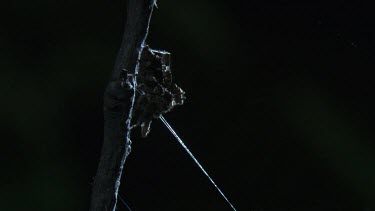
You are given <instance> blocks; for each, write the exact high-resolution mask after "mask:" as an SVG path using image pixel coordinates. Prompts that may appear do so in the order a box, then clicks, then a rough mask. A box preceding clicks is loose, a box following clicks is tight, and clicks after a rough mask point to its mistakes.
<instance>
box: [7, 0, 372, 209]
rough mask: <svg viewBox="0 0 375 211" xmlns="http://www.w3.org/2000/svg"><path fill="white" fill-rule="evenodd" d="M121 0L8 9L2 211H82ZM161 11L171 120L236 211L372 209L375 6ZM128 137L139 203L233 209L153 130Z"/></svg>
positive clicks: (156, 41) (245, 5)
mask: <svg viewBox="0 0 375 211" xmlns="http://www.w3.org/2000/svg"><path fill="white" fill-rule="evenodd" d="M124 5H125V0H110V1H96V0H95V1H88V0H83V1H73V0H67V1H52V0H48V1H47V0H35V1H7V2H4V3H2V8H3V9H2V16H3V18H1V21H0V23H1V29H0V70H1V75H0V90H1V91H0V96H1V98H0V99H1V103H0V118H1V121H0V124H1V126H0V132H1V138H0V139H1V141H0V144H1V146H0V150H1V151H0V152H1V154H0V157H1V163H0V164H1V173H0V181H1V182H0V210H4V211H5V210H43V211H44V210H57V211H60V210H77V211H79V210H88V208H89V201H90V191H91V184H92V181H93V177H94V175H95V172H96V168H97V165H98V161H99V157H100V149H101V144H102V139H103V113H102V103H103V97H102V96H103V91H104V88H105V86H106V83H107V81H108V78H109V75H110V72H111V69H112V67H113V64H114V61H115V58H116V54H117V50H118V48H119V45H120V42H121V37H122V32H123V25H124V17H125V14H124ZM158 6H159V8H158V9H156V10H155V11H154V14H153V18H152V21H151V28H150V33H149V36H148V44H149V45H150V46H151V47H153V48H156V49H164V50H167V51H169V52H171V53H172V58H173V64H172V68H173V73H174V80H175V82H176V83H177V84H178V85H179V86H181V87H182V88H183V89H184V91H185V92H186V94H187V100H186V104H185V105H184V106H181V107H178V108H176V109H175V110H174V111H173V112H171V113H169V114H167V115H165V118H166V119H167V120H168V121H169V122H170V124H171V125H172V126H173V127H174V128H175V129H176V131H177V133H178V134H179V135H180V137H181V138H182V139H183V140H184V141H185V143H186V145H187V146H188V147H189V148H190V149H191V151H192V152H193V153H194V154H195V156H196V157H197V158H198V159H199V160H200V162H201V164H202V165H203V166H204V167H205V168H206V170H207V172H208V173H209V174H210V175H211V176H212V178H213V179H214V180H215V181H216V183H217V184H218V186H219V187H220V188H221V189H222V190H223V192H224V193H225V194H226V195H227V197H228V198H229V199H230V200H231V201H232V203H233V204H234V205H235V206H236V207H237V208H238V210H371V208H372V207H375V201H374V200H373V199H374V195H375V141H374V135H375V131H374V128H373V123H374V120H375V116H374V109H373V107H374V103H373V100H372V98H373V96H372V95H373V91H374V90H375V89H374V83H373V77H371V73H372V72H373V71H374V68H375V64H374V55H375V54H374V53H375V43H374V41H375V40H374V37H375V34H374V33H375V30H374V24H375V18H374V13H373V7H372V6H371V4H370V3H363V2H362V1H351V3H343V1H342V2H333V1H330V2H318V1H315V2H314V3H302V2H301V1H295V2H293V1H260V0H258V1H253V0H233V1H223V0H216V1H213V0H191V1H173V0H159V1H158ZM137 132H139V131H137ZM138 136H139V135H138ZM132 140H133V145H132V152H131V154H130V156H129V157H128V159H127V161H126V164H125V169H124V173H123V178H122V183H121V188H120V192H119V195H120V196H121V197H122V198H124V199H125V201H126V202H127V203H128V205H129V206H130V207H131V208H132V209H133V210H136V211H138V210H140V211H142V210H230V207H229V206H228V205H227V204H226V203H225V201H224V200H223V199H222V198H221V197H220V195H219V193H218V192H217V191H216V190H215V189H214V187H213V186H212V185H211V184H210V182H209V180H208V179H207V178H206V177H205V176H204V174H203V173H202V172H201V171H200V170H199V169H198V167H197V166H196V165H195V164H194V163H193V161H192V160H191V159H190V158H189V157H188V155H187V154H186V152H185V151H183V149H182V148H181V146H180V145H179V144H178V143H177V142H176V141H175V140H174V139H173V137H172V135H171V134H170V133H169V132H168V131H167V129H166V128H165V127H164V126H163V125H162V124H161V122H160V121H154V122H153V124H152V131H151V134H150V136H149V137H148V138H147V139H141V138H137V137H135V138H133V139H132ZM118 210H124V211H125V210H127V209H126V208H125V206H124V205H123V204H121V203H119V204H118Z"/></svg>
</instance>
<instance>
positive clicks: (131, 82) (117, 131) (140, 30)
mask: <svg viewBox="0 0 375 211" xmlns="http://www.w3.org/2000/svg"><path fill="white" fill-rule="evenodd" d="M155 3H156V0H127V21H126V25H125V32H124V36H123V40H122V43H121V47H120V50H119V52H118V55H117V58H116V62H115V66H114V70H113V72H112V74H111V78H110V81H109V83H108V85H107V88H106V91H105V94H104V142H103V147H102V152H101V158H100V162H99V166H98V170H97V173H96V176H95V179H94V184H93V189H92V195H91V205H90V210H91V211H104V210H105V211H107V210H111V211H114V210H115V209H116V202H117V193H118V188H119V185H120V179H121V174H122V169H123V166H124V163H125V160H126V158H127V156H128V154H129V153H130V149H131V148H130V145H131V141H130V132H131V120H132V111H133V107H134V99H135V94H136V93H135V92H134V89H133V87H134V86H136V78H135V77H136V75H137V72H138V63H139V60H140V56H141V54H142V49H143V46H144V42H145V40H146V37H147V33H148V27H149V23H150V19H151V14H152V10H153V7H154V5H155Z"/></svg>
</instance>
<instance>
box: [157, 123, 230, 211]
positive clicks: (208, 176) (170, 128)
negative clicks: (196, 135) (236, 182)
mask: <svg viewBox="0 0 375 211" xmlns="http://www.w3.org/2000/svg"><path fill="white" fill-rule="evenodd" d="M159 118H160V120H161V121H162V122H163V123H164V125H165V126H166V127H167V128H168V130H169V131H170V132H171V133H172V134H173V136H174V137H175V138H176V139H177V141H178V142H180V144H181V145H182V147H183V148H184V149H185V151H186V152H187V153H188V154H189V155H190V157H191V158H192V159H193V160H194V162H195V163H196V164H197V165H198V166H199V168H200V169H201V170H202V172H203V173H204V174H205V175H206V176H207V178H208V179H209V180H210V181H211V183H212V184H213V185H214V186H215V188H216V189H217V191H219V193H220V194H221V195H222V196H223V198H224V199H225V201H227V202H228V204H229V205H230V206H231V207H232V209H233V210H234V211H236V208H234V206H233V205H232V203H230V201H229V200H228V198H227V197H226V196H225V195H224V193H223V192H222V191H221V190H220V188H219V187H218V186H217V185H216V183H215V182H214V181H213V180H212V179H211V177H210V175H208V173H207V172H206V171H205V170H204V168H203V166H202V165H201V164H200V163H199V162H198V160H197V159H196V158H195V157H194V155H193V154H192V153H191V152H190V150H189V149H188V148H187V146H186V145H185V144H184V142H183V141H182V140H181V139H180V137H178V135H177V133H176V132H175V131H174V130H173V128H172V127H171V126H170V125H169V124H168V122H167V120H165V119H164V117H163V116H160V117H159Z"/></svg>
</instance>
